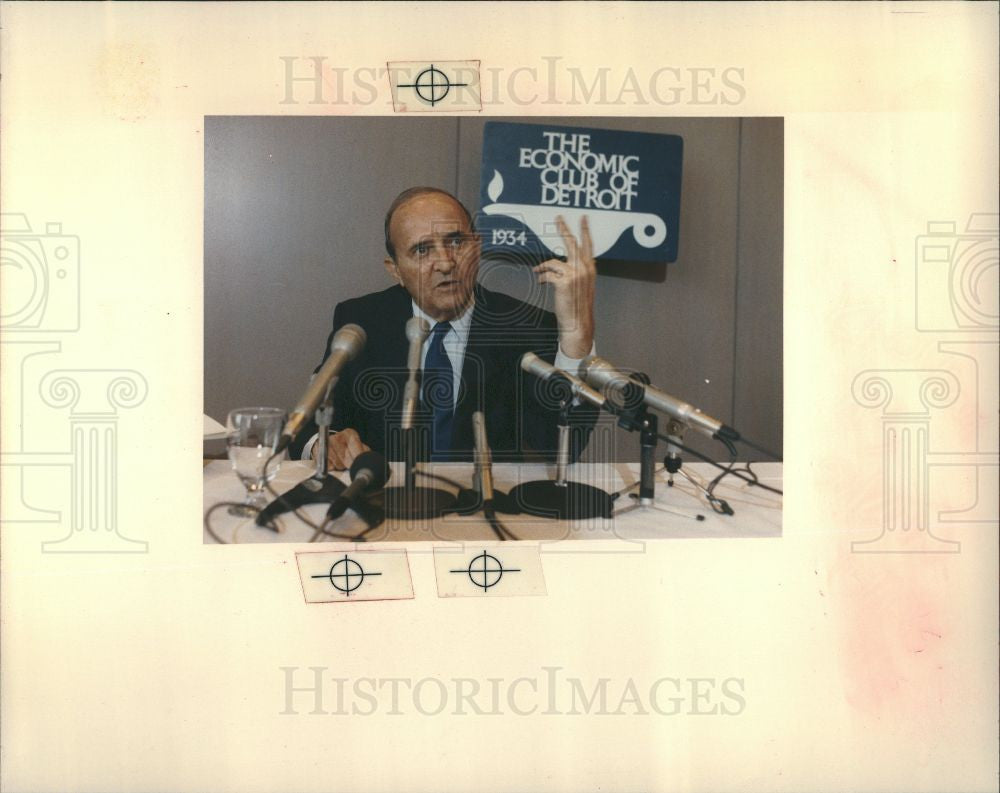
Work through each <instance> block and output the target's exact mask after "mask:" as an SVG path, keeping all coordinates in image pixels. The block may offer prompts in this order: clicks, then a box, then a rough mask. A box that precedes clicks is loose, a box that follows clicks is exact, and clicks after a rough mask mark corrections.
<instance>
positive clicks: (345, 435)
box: [313, 429, 371, 471]
mask: <svg viewBox="0 0 1000 793" xmlns="http://www.w3.org/2000/svg"><path fill="white" fill-rule="evenodd" d="M318 447H319V444H318V443H317V444H316V447H314V448H313V459H315V457H316V454H317V448H318ZM370 451H371V449H370V448H369V447H368V446H366V445H365V444H364V442H363V441H362V440H361V436H360V435H358V432H357V430H352V429H345V430H341V431H340V432H337V433H334V434H333V435H331V436H330V437H329V438H327V441H326V461H327V465H329V466H330V468H332V469H333V470H334V471H343V470H346V469H347V468H350V467H351V463H353V462H354V458H355V457H357V456H358V455H359V454H361V453H362V452H370Z"/></svg>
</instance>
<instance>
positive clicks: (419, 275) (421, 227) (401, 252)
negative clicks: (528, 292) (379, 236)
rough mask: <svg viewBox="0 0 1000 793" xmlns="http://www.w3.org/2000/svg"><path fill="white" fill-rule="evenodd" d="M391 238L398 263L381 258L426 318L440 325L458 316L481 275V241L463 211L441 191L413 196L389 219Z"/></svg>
mask: <svg viewBox="0 0 1000 793" xmlns="http://www.w3.org/2000/svg"><path fill="white" fill-rule="evenodd" d="M389 238H390V239H391V240H392V245H393V248H394V250H395V251H396V260H395V261H393V260H392V259H386V260H385V266H386V269H387V270H388V271H389V274H390V275H391V276H392V277H393V278H395V279H396V280H397V281H399V283H401V284H402V285H403V286H404V287H405V289H406V291H407V292H409V293H410V296H411V297H412V298H413V299H414V300H415V301H416V303H417V305H418V306H420V308H421V309H423V310H424V311H425V312H426V313H427V314H428V315H429V316H431V317H433V318H434V319H435V320H437V321H439V322H443V321H446V320H451V319H454V318H455V317H457V316H459V315H460V314H461V313H462V312H463V311H464V310H465V307H466V306H467V305H468V304H469V299H470V297H471V295H472V287H473V286H474V285H475V283H476V275H477V273H478V271H479V238H478V237H477V236H476V234H475V233H474V232H473V230H472V228H471V227H470V225H469V221H468V219H467V218H466V217H465V212H463V211H462V207H460V206H459V205H458V204H457V203H456V202H455V201H453V200H452V199H451V198H449V197H448V196H446V195H443V194H441V193H424V194H423V195H418V196H416V197H415V198H411V199H410V200H409V201H407V202H406V203H405V204H403V205H402V206H401V207H399V208H398V209H397V210H396V211H395V212H394V213H393V215H392V220H391V221H390V223H389Z"/></svg>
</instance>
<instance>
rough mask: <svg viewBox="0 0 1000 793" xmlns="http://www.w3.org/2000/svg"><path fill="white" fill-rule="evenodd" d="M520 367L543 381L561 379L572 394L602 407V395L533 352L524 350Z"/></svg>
mask: <svg viewBox="0 0 1000 793" xmlns="http://www.w3.org/2000/svg"><path fill="white" fill-rule="evenodd" d="M521 368H522V369H523V370H524V371H526V372H527V373H528V374H533V375H534V376H535V377H537V378H539V379H541V380H544V381H548V380H551V379H552V378H556V379H559V380H562V381H563V382H564V383H566V384H568V385H569V388H570V390H571V392H572V393H573V396H575V397H579V398H580V399H585V400H586V401H587V402H590V404H592V405H594V406H596V407H599V408H600V407H604V397H602V396H601V395H600V394H599V393H597V391H595V390H594V389H593V388H591V387H590V386H588V385H587V384H586V383H585V382H583V381H582V380H581V379H580V378H578V377H576V376H575V375H572V374H570V373H569V372H567V371H565V370H564V369H560V368H559V367H557V366H553V365H552V364H550V363H548V362H547V361H543V360H542V359H541V358H539V357H538V356H537V355H535V353H533V352H526V353H525V354H524V355H522V356H521Z"/></svg>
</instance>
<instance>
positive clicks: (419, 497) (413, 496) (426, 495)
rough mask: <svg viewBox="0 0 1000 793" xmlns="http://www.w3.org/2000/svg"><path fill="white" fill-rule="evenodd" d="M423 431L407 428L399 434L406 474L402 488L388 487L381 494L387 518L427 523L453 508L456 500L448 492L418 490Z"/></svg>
mask: <svg viewBox="0 0 1000 793" xmlns="http://www.w3.org/2000/svg"><path fill="white" fill-rule="evenodd" d="M425 429H426V428H425V427H413V426H410V427H406V428H404V429H403V430H402V440H403V460H404V462H405V464H406V474H405V478H404V480H403V486H402V487H387V488H386V489H385V491H384V505H385V515H386V517H387V518H397V519H399V520H427V519H429V518H437V517H440V516H441V515H443V514H444V513H445V512H448V511H449V510H452V509H453V508H454V506H455V496H453V495H452V494H451V493H449V492H448V491H447V490H439V489H437V488H434V487H418V486H417V479H416V473H417V472H416V460H417V447H418V441H419V440H421V439H422V437H423V435H424V432H423V430H425Z"/></svg>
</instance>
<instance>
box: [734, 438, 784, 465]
mask: <svg viewBox="0 0 1000 793" xmlns="http://www.w3.org/2000/svg"><path fill="white" fill-rule="evenodd" d="M740 443H742V444H744V445H746V446H749V447H750V448H751V449H754V450H755V451H758V452H760V453H761V454H766V455H767V456H768V457H770V458H771V459H772V460H777V461H778V462H779V463H780V462H781V461H782V460H781V455H780V454H775V453H774V452H772V451H771V450H770V449H766V448H764V447H763V446H758V445H757V444H756V443H754V442H753V441H748V440H747V439H746V438H744V437H743V436H742V435H741V436H740Z"/></svg>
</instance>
